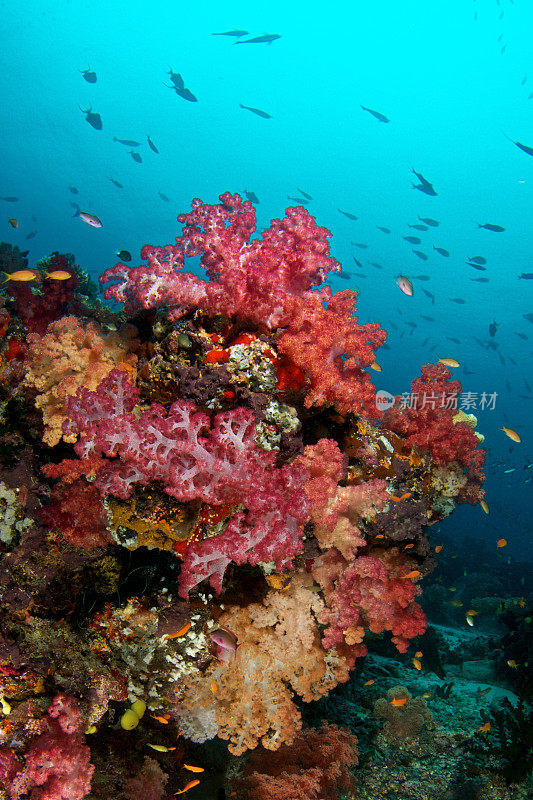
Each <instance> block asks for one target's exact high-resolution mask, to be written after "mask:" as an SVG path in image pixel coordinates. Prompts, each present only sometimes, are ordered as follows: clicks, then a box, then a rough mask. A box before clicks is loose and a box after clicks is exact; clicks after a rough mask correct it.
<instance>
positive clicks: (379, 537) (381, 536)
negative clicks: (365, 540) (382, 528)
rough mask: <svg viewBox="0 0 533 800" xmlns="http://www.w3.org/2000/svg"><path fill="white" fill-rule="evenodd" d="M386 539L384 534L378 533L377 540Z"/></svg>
mask: <svg viewBox="0 0 533 800" xmlns="http://www.w3.org/2000/svg"><path fill="white" fill-rule="evenodd" d="M384 538H385V537H384V536H383V534H382V533H378V534H377V536H376V539H384Z"/></svg>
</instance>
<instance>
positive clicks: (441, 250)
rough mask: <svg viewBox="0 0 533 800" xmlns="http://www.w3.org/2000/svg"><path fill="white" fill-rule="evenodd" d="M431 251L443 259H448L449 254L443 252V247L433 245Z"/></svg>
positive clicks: (446, 251)
mask: <svg viewBox="0 0 533 800" xmlns="http://www.w3.org/2000/svg"><path fill="white" fill-rule="evenodd" d="M433 250H436V251H437V253H440V254H441V256H444V258H449V257H450V253H449V252H448V250H445V249H444V247H435V245H433Z"/></svg>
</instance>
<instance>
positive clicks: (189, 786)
mask: <svg viewBox="0 0 533 800" xmlns="http://www.w3.org/2000/svg"><path fill="white" fill-rule="evenodd" d="M199 783H200V781H199V780H198V778H196V780H194V781H189V783H187V784H186V785H185V786H184V787H183V789H180V790H179V792H174V794H183V793H184V792H188V791H189V789H192V788H193V786H198V784H199Z"/></svg>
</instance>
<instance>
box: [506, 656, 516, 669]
mask: <svg viewBox="0 0 533 800" xmlns="http://www.w3.org/2000/svg"><path fill="white" fill-rule="evenodd" d="M507 666H508V667H511V669H517V667H518V664H517V663H516V661H515V660H514V658H510V659H509V661H508V662H507Z"/></svg>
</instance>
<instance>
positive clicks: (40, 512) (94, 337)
mask: <svg viewBox="0 0 533 800" xmlns="http://www.w3.org/2000/svg"><path fill="white" fill-rule="evenodd" d="M178 220H179V221H180V222H181V223H183V231H182V233H181V235H180V236H179V237H178V238H177V239H176V244H174V245H166V246H163V247H157V246H151V245H147V246H145V247H144V248H143V250H142V258H143V259H144V260H145V261H147V263H146V264H143V265H141V266H137V267H133V268H129V267H127V266H126V265H125V264H117V265H116V266H115V267H113V268H112V269H108V270H107V271H106V272H104V274H103V275H101V276H100V283H101V284H102V285H103V286H104V287H106V288H105V297H106V298H107V299H108V300H113V301H116V302H117V303H120V304H124V307H123V310H122V311H121V312H120V314H118V313H114V312H112V311H111V310H110V309H109V308H107V307H105V306H103V305H102V304H101V303H100V302H99V301H97V300H96V299H95V297H96V293H95V291H94V288H91V285H90V283H89V282H88V281H87V276H84V275H83V273H82V272H81V270H80V269H79V268H78V267H77V266H76V265H75V264H74V260H73V258H72V257H69V256H63V255H60V254H57V253H56V254H54V255H53V256H51V257H50V259H48V260H47V261H46V262H42V263H41V264H39V265H38V267H37V275H36V277H37V278H40V280H39V281H34V282H30V281H29V282H24V283H17V282H15V281H10V282H9V283H8V284H7V289H6V294H5V296H4V298H3V308H2V309H1V326H2V327H1V331H0V333H1V334H2V338H3V340H4V349H3V355H2V362H1V365H0V377H1V398H2V400H1V408H0V413H1V418H2V425H3V430H6V424H7V423H6V420H7V421H9V426H8V427H7V430H8V431H9V434H6V435H4V437H3V439H2V453H1V456H2V470H1V478H2V480H1V483H0V501H1V512H0V513H1V523H0V524H1V529H0V548H1V550H0V552H1V553H2V570H1V576H0V597H1V619H2V622H1V626H0V690H1V698H2V707H3V713H2V715H0V785H1V786H2V787H5V788H4V792H5V796H6V797H7V798H9V800H16V799H17V798H19V797H24V796H26V795H28V796H30V797H31V798H32V800H61V799H62V798H68V799H69V800H81V799H82V798H84V797H85V796H86V795H87V794H88V793H89V792H93V793H95V795H99V796H103V797H118V798H121V797H124V798H130V797H131V798H134V797H135V798H138V797H141V796H142V797H143V798H149V799H150V798H163V797H166V796H169V797H170V796H171V795H173V794H174V793H176V792H180V791H181V792H183V793H185V791H188V790H189V789H192V788H194V786H196V785H198V781H200V782H201V780H202V775H201V772H202V768H201V766H198V767H194V765H185V767H184V763H185V762H184V753H185V748H186V747H188V746H189V743H190V742H193V743H202V742H205V741H207V740H209V739H213V738H215V737H219V738H220V739H222V740H225V741H226V742H227V747H228V748H229V750H230V751H231V753H233V754H235V755H242V754H244V753H246V751H249V750H251V749H253V748H257V746H258V745H262V747H261V748H258V749H257V750H256V751H254V754H253V756H252V758H251V761H250V763H251V765H252V766H253V769H255V770H256V772H254V775H256V776H258V777H256V779H255V780H256V781H259V782H260V781H263V784H264V786H268V781H269V780H273V779H272V778H271V777H270V776H269V774H268V773H269V769H270V770H271V772H270V775H272V774H274V772H273V771H272V769H273V764H276V763H278V762H276V759H278V761H279V764H283V765H284V768H285V769H286V770H288V771H289V772H290V771H291V769H290V768H289V766H287V765H288V764H289V762H290V759H291V756H290V752H291V748H292V749H294V748H296V747H298V748H299V750H300V764H301V765H303V766H301V769H304V768H305V769H308V770H309V771H311V772H312V771H313V770H315V772H314V774H315V775H316V774H318V775H320V779H319V780H317V781H316V783H315V784H313V787H314V788H313V787H311V786H309V787H308V790H307V794H306V795H304V794H301V796H302V797H303V796H307V797H309V798H313V797H316V798H318V797H325V796H326V792H328V791H330V783H329V782H330V781H334V782H335V781H337V784H336V785H337V787H344V788H347V787H349V786H350V774H351V773H350V772H349V769H348V766H347V765H350V764H354V763H355V762H356V748H355V743H356V740H355V737H354V736H353V735H352V734H349V733H348V732H344V731H342V730H340V729H338V728H335V726H326V727H325V728H324V729H322V730H321V731H312V732H310V733H309V734H308V735H307V738H306V737H305V736H303V737H302V733H301V732H300V729H301V727H302V720H301V714H300V710H299V707H298V703H299V701H300V700H303V701H304V702H306V703H309V702H311V701H312V700H315V699H318V698H320V697H321V696H325V695H327V694H328V693H329V692H330V691H331V690H332V689H333V688H334V687H335V686H336V685H337V684H339V683H340V682H346V681H348V679H349V677H350V671H351V670H352V668H353V667H354V665H355V663H356V660H357V659H360V658H363V657H364V656H365V654H366V652H367V645H366V644H365V640H366V639H367V638H368V634H369V632H370V633H371V634H382V633H383V632H386V635H388V636H390V637H391V638H392V642H393V643H394V644H395V645H396V647H397V649H398V650H399V651H400V652H402V653H403V652H406V650H407V649H408V647H409V642H410V640H411V639H412V638H413V637H416V636H418V635H420V634H423V633H424V630H425V626H426V622H425V617H424V614H423V612H422V609H421V608H420V606H419V604H418V603H417V597H419V596H420V594H421V587H420V581H421V579H422V578H423V577H424V575H426V574H427V573H429V572H430V571H431V570H432V569H433V568H434V566H435V557H434V543H433V545H430V541H429V535H428V532H429V528H430V526H431V525H433V524H434V523H435V522H437V521H439V520H441V519H442V518H443V517H445V516H446V515H448V514H450V513H451V511H452V510H453V508H454V504H455V503H456V502H459V503H461V502H468V503H478V502H479V501H480V500H481V499H482V497H483V489H482V482H483V480H484V475H483V472H482V467H483V457H484V453H483V451H482V450H480V449H479V442H480V439H481V438H482V437H480V436H479V435H478V434H476V433H475V430H474V426H475V418H473V417H472V416H467V415H465V414H463V413H461V412H459V413H457V410H456V409H453V407H452V408H450V407H448V406H449V405H450V404H448V403H445V402H442V400H443V398H444V397H445V396H448V395H453V394H454V393H455V394H456V393H457V392H459V391H460V384H459V383H458V382H457V381H453V382H450V380H449V379H450V372H449V371H448V369H446V367H444V366H443V365H441V364H438V365H432V364H428V365H426V366H424V367H423V368H422V376H421V377H420V378H416V379H415V381H414V383H413V392H416V393H421V392H424V393H426V394H427V395H428V396H431V397H432V398H433V402H431V403H426V404H425V405H424V407H419V408H415V407H411V408H404V409H402V408H401V407H400V406H399V405H398V404H396V405H395V406H393V407H392V408H391V409H388V410H387V411H386V412H385V413H384V414H382V413H381V412H380V411H379V410H378V409H377V407H376V402H375V390H374V386H373V384H372V382H371V380H370V377H369V374H368V368H369V367H370V365H371V364H373V362H374V360H375V353H376V350H377V349H378V348H379V347H380V345H382V344H383V343H384V341H385V338H386V333H385V331H384V330H382V329H380V327H379V324H378V323H370V324H365V325H361V324H359V323H358V321H357V317H356V316H355V315H354V311H355V307H356V299H357V293H356V292H354V291H350V290H347V291H341V292H337V293H333V292H332V291H331V289H330V288H329V286H327V285H325V284H324V281H325V280H326V278H327V275H328V272H337V271H339V269H340V265H339V264H338V263H337V262H336V261H335V260H334V259H333V258H332V257H331V256H330V255H329V243H328V239H329V237H330V233H329V232H328V231H327V230H326V229H325V228H320V227H318V226H317V225H316V223H315V220H314V218H313V217H312V216H310V214H309V213H308V212H307V211H306V210H305V209H303V208H301V207H298V208H289V209H287V212H286V216H285V217H284V218H283V219H282V220H273V221H272V223H271V225H270V228H269V229H268V230H265V231H263V232H262V234H261V236H260V238H255V239H251V236H252V234H253V233H254V231H255V226H256V220H255V211H254V209H253V207H252V204H251V203H250V202H249V201H243V200H242V199H241V197H240V196H239V195H237V194H235V195H231V194H229V193H226V194H224V195H222V196H221V197H220V203H218V204H215V205H207V204H204V203H202V202H201V201H200V200H194V201H193V204H192V211H191V212H190V213H188V214H183V215H181V216H179V217H178ZM3 256H4V260H5V259H6V258H8V259H9V264H10V268H11V269H13V268H18V269H20V268H23V267H24V266H25V260H24V258H23V257H22V255H21V254H19V253H17V252H16V249H15V250H13V251H10V252H9V253H4V254H3ZM198 256H199V257H200V264H201V266H202V267H203V269H204V270H205V272H206V273H207V276H208V279H207V280H203V279H201V278H199V277H197V276H196V275H194V274H193V273H191V272H187V271H185V266H186V260H187V259H188V258H190V257H198ZM51 269H56V270H57V269H61V270H66V271H68V272H69V273H70V274H71V277H70V278H69V279H68V280H62V281H55V282H54V281H53V280H51V279H50V278H47V277H46V275H47V274H49V273H50V271H51ZM295 701H296V702H295ZM404 702H405V701H404ZM384 703H385V705H384V708H383V710H382V713H383V714H384V715H388V717H387V718H388V720H389V721H388V723H387V724H388V726H389V727H390V726H394V725H395V724H396V717H397V715H395V714H394V713H393V712H392V711H390V710H389V709H388V708H387V707H386V701H384ZM309 737H311V738H313V737H314V738H313V742H314V745H313V744H312V742H311V739H310V738H309ZM315 739H316V742H315ZM263 748H266V749H267V750H268V751H278V753H277V754H274V753H271V756H272V759H271V760H270V761H268V760H267V759H265V758H264V757H263V758H262V760H261V755H260V754H261V753H264V750H263ZM319 752H320V753H321V755H319ZM167 753H170V756H169V755H167ZM302 754H303V755H302ZM335 759H337V760H338V762H339V763H340V764H342V765H344V766H341V767H339V770H340V772H339V773H338V774H337V775H336V777H331V775H330V772H331V764H332V763H333V761H334V760H335ZM189 760H190V759H189ZM267 761H268V768H267V766H265V765H266V764H267ZM111 763H112V765H113V767H112V770H110V769H109V765H110V764H111ZM195 769H196V771H197V773H198V774H196V775H195V774H193V773H194V770H195ZM328 770H329V771H328ZM293 771H294V770H293ZM261 776H262V777H261ZM241 778H242V779H237V780H236V781H235V784H234V790H235V792H236V795H235V796H236V797H237V798H244V797H254V796H255V795H254V793H253V792H254V791H255V790H254V789H253V786H252V785H251V784H250V782H248V783H247V781H246V779H245V778H243V777H242V776H241ZM294 780H295V781H296V780H297V776H296V775H295V776H294ZM91 784H92V788H91ZM291 785H292V784H291ZM328 787H329V788H328ZM256 788H257V787H256ZM302 791H303V790H302ZM296 794H297V793H296V791H294V796H296ZM257 796H261V797H263V796H264V795H259V794H258V795H257ZM272 796H274V795H272ZM327 796H328V797H329V796H330V794H328V795H327ZM333 796H334V795H333ZM298 797H300V794H298Z"/></svg>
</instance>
